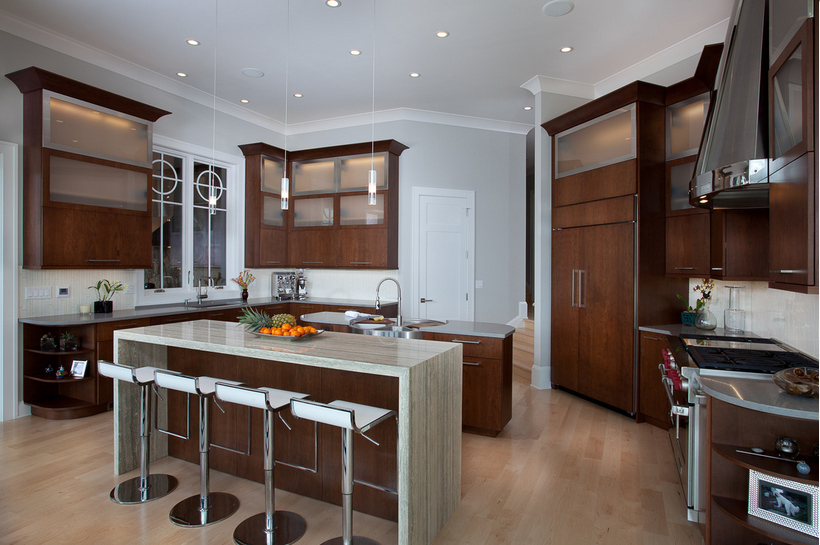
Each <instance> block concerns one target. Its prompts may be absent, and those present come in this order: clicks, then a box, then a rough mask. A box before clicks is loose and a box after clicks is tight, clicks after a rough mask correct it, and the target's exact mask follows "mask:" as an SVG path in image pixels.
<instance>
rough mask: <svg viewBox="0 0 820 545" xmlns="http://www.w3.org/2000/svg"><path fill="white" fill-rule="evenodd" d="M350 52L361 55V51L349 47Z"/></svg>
mask: <svg viewBox="0 0 820 545" xmlns="http://www.w3.org/2000/svg"><path fill="white" fill-rule="evenodd" d="M350 54H351V55H354V56H355V55H361V54H362V52H361V51H359V50H358V49H351V50H350Z"/></svg>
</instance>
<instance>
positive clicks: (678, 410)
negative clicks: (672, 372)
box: [658, 363, 689, 439]
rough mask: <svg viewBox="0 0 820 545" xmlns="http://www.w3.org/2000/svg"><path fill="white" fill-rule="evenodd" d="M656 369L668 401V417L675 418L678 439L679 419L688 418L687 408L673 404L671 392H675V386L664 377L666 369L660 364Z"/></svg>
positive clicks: (677, 437)
mask: <svg viewBox="0 0 820 545" xmlns="http://www.w3.org/2000/svg"><path fill="white" fill-rule="evenodd" d="M658 369H660V371H661V376H662V378H661V383H662V384H663V391H664V392H666V397H667V398H668V399H669V407H670V409H669V417H670V418H671V417H673V416H674V417H675V438H676V439H680V417H681V416H685V417H689V406H688V405H685V406H684V405H678V404H676V403H675V400H674V399H673V398H672V392H674V391H675V390H674V389H675V386H674V384H673V383H672V379H671V378H669V377H668V376H666V368H665V367H664V366H663V364H662V363H661V364H659V365H658Z"/></svg>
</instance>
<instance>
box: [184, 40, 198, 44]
mask: <svg viewBox="0 0 820 545" xmlns="http://www.w3.org/2000/svg"><path fill="white" fill-rule="evenodd" d="M187 43H188V45H199V41H198V40H188V42H187Z"/></svg>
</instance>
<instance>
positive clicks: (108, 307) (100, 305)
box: [94, 301, 114, 313]
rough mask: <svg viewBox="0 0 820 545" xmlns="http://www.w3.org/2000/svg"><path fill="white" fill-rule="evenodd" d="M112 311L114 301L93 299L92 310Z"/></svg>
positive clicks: (99, 311) (97, 311) (100, 311)
mask: <svg viewBox="0 0 820 545" xmlns="http://www.w3.org/2000/svg"><path fill="white" fill-rule="evenodd" d="M113 311H114V301H94V312H96V313H107V312H113Z"/></svg>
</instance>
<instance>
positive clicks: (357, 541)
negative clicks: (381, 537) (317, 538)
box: [322, 536, 381, 545]
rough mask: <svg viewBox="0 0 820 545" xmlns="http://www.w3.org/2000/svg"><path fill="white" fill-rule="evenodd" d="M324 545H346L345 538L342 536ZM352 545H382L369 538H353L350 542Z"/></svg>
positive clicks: (329, 540) (323, 544)
mask: <svg viewBox="0 0 820 545" xmlns="http://www.w3.org/2000/svg"><path fill="white" fill-rule="evenodd" d="M322 545H345V538H343V537H342V536H339V537H334V538H333V539H328V540H327V541H325V542H324V543H322ZM350 545H381V544H380V543H379V542H378V541H375V540H373V539H370V538H369V537H362V536H353V539H352V540H350Z"/></svg>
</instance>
